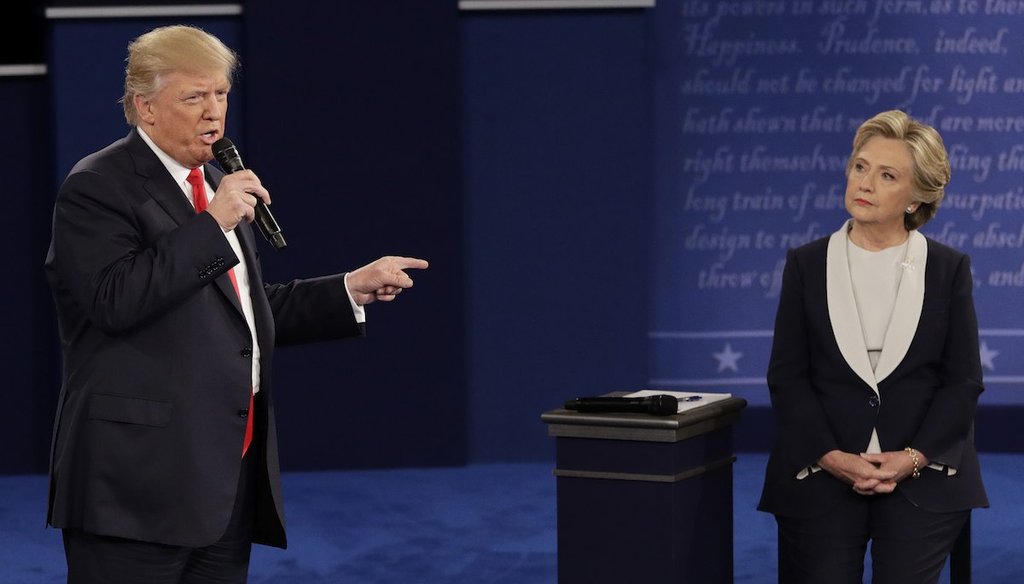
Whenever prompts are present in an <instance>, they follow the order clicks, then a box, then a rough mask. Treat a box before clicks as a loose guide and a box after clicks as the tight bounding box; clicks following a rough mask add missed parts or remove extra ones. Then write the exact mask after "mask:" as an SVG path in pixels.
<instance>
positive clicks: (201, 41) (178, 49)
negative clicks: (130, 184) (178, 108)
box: [120, 25, 238, 126]
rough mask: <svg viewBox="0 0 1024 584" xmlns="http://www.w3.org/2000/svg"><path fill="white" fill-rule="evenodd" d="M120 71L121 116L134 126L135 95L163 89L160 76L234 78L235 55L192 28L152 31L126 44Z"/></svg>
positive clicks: (212, 37) (150, 93)
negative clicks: (219, 74) (220, 75)
mask: <svg viewBox="0 0 1024 584" xmlns="http://www.w3.org/2000/svg"><path fill="white" fill-rule="evenodd" d="M126 62H127V65H126V66H125V70H124V96H122V97H121V100H120V101H121V104H122V105H123V106H124V117H125V119H126V120H128V123H129V124H131V125H133V126H135V125H138V123H139V121H140V120H139V114H138V112H137V111H135V96H136V95H142V96H145V97H153V96H154V95H156V94H157V92H159V91H160V89H161V88H162V87H163V76H164V75H166V74H168V73H173V72H184V73H196V74H207V73H210V72H211V71H212V72H223V73H224V74H225V76H226V77H227V78H228V80H231V79H232V78H233V77H234V75H235V70H236V69H237V67H238V55H237V54H235V52H234V51H232V50H231V49H229V48H228V47H227V46H226V45H225V44H224V43H222V42H221V41H220V39H218V38H217V37H215V36H213V35H212V34H210V33H208V32H206V31H204V30H202V29H201V28H197V27H194V26H185V25H173V26H163V27H160V28H155V29H153V30H151V31H149V32H147V33H145V34H142V35H140V36H139V37H138V38H136V39H135V40H134V41H132V42H131V43H129V44H128V58H127V59H126Z"/></svg>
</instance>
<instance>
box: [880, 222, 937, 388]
mask: <svg viewBox="0 0 1024 584" xmlns="http://www.w3.org/2000/svg"><path fill="white" fill-rule="evenodd" d="M927 261H928V241H927V240H926V239H925V238H924V236H923V235H921V234H920V233H918V232H917V231H911V232H910V241H908V242H907V258H906V260H905V261H904V263H903V266H904V267H903V277H902V278H900V287H899V292H897V294H896V304H895V305H894V306H893V310H892V317H891V318H890V319H889V328H888V329H886V331H885V341H884V344H883V345H882V354H881V355H880V356H879V358H878V365H877V366H876V367H875V379H876V380H878V381H882V380H883V379H885V378H886V377H888V376H889V374H890V373H892V372H893V370H894V369H896V366H897V365H899V364H900V362H901V361H903V357H905V356H906V355H907V351H908V350H909V349H910V343H911V341H913V340H914V333H915V332H916V331H917V323H918V321H919V320H920V318H921V310H922V307H923V306H924V272H925V264H926V263H927Z"/></svg>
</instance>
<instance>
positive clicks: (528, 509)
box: [0, 453, 1024, 584]
mask: <svg viewBox="0 0 1024 584" xmlns="http://www.w3.org/2000/svg"><path fill="white" fill-rule="evenodd" d="M764 464H765V455H763V454H748V453H740V454H739V455H738V460H737V462H736V465H735V468H734V482H735V493H734V498H735V516H734V525H735V530H734V531H735V582H737V583H748V584H769V583H772V584H774V583H775V571H776V564H775V524H774V521H773V519H772V518H771V516H769V515H765V514H763V513H758V512H757V511H755V510H754V506H755V505H756V502H757V496H758V492H759V490H760V482H761V472H762V471H763V469H764ZM982 465H983V466H982V469H983V472H984V474H985V480H986V484H987V486H988V489H989V498H990V499H991V502H992V508H991V509H984V510H980V511H976V512H975V514H974V524H973V525H974V532H973V535H974V546H973V547H974V554H973V561H974V582H975V584H1019V583H1021V582H1024V557H1022V554H1021V551H1022V549H1024V546H1022V541H1024V488H1022V485H1024V456H1021V455H1006V454H983V455H982ZM551 471H552V465H551V464H547V463H530V464H494V465H491V464H487V465H472V466H469V467H464V468H441V469H395V470H370V471H337V472H316V473H290V474H286V475H285V479H284V481H285V484H284V488H285V497H286V502H287V513H288V522H289V525H288V528H289V535H290V545H289V549H288V550H278V549H272V548H265V547H262V546H257V547H256V548H255V551H254V556H253V563H252V570H251V578H250V582H252V583H253V584H349V583H352V584H397V583H405V584H408V583H413V584H454V583H460V584H463V583H472V584H484V583H493V584H499V583H500V584H554V583H555V582H556V559H557V556H556V554H557V550H556V526H555V479H554V477H553V476H552V474H551ZM0 493H2V494H3V496H2V497H0V582H2V583H4V584H56V583H59V582H63V581H64V565H63V551H62V548H61V544H60V533H59V532H58V531H56V530H53V529H44V527H43V522H44V518H45V496H46V478H45V477H42V476H16V477H0ZM624 537H626V538H628V535H625V536H624ZM867 581H869V580H867ZM946 581H947V580H946V579H945V577H944V579H943V582H946ZM624 584H642V583H624Z"/></svg>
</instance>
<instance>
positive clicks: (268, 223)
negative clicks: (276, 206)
mask: <svg viewBox="0 0 1024 584" xmlns="http://www.w3.org/2000/svg"><path fill="white" fill-rule="evenodd" d="M213 156H214V158H216V159H217V164H220V167H221V168H222V169H224V172H226V173H228V174H231V173H232V172H236V171H239V170H244V169H245V166H243V165H242V157H241V155H239V154H238V149H237V148H235V145H234V144H232V143H231V140H228V139H227V138H221V139H220V140H217V141H216V142H214V143H213ZM256 226H257V227H259V229H260V233H262V234H263V237H266V238H267V241H269V242H270V243H272V244H273V245H274V248H275V249H284V247H285V246H287V245H288V244H287V243H285V240H284V235H282V234H281V228H280V227H279V226H278V225H277V221H276V220H275V219H274V216H273V215H272V214H271V213H270V209H269V208H268V207H267V204H266V203H264V202H263V201H262V200H260V199H258V198H257V199H256Z"/></svg>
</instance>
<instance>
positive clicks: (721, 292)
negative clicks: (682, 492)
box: [648, 0, 1024, 405]
mask: <svg viewBox="0 0 1024 584" xmlns="http://www.w3.org/2000/svg"><path fill="white" fill-rule="evenodd" d="M657 11H658V18H657V32H656V35H657V39H658V41H657V46H658V52H659V54H658V62H659V63H660V64H661V67H660V68H659V70H658V72H657V75H656V80H655V114H654V118H655V121H654V127H655V129H656V136H655V148H654V153H655V170H654V175H655V178H654V181H655V197H656V206H657V221H656V228H655V238H656V240H655V242H654V249H655V250H656V252H655V253H656V267H655V275H654V280H653V282H654V285H653V286H651V290H652V295H653V299H652V304H653V316H652V321H651V328H650V332H649V334H648V337H649V343H650V346H651V355H652V368H651V376H650V382H651V384H652V385H655V386H659V387H663V388H667V389H687V388H700V389H704V390H711V391H727V392H731V393H734V394H736V395H739V396H742V397H745V398H747V399H748V400H749V401H750V403H751V404H752V405H759V404H766V403H767V395H768V394H767V389H766V387H765V382H764V372H765V369H766V366H767V361H768V355H769V352H770V346H771V329H772V325H773V322H774V315H775V308H776V305H777V302H778V293H779V283H780V282H779V280H780V276H781V270H782V267H783V265H784V261H785V252H786V250H787V249H788V248H790V247H794V246H797V245H800V244H802V243H805V242H807V241H810V240H812V239H815V238H818V237H822V236H825V235H828V234H830V233H832V232H833V231H835V230H836V229H837V228H839V227H840V225H841V224H842V222H843V221H844V220H845V219H846V218H847V217H848V215H847V213H846V211H845V208H844V204H843V195H844V191H845V184H846V181H845V177H844V171H845V164H846V160H847V157H848V156H849V154H850V148H851V144H852V138H853V134H854V132H855V130H856V128H857V126H858V125H859V124H860V123H861V122H862V121H863V120H865V119H866V118H868V117H870V116H872V115H874V114H875V113H878V112H880V111H883V110H887V109H902V110H904V111H906V112H908V113H909V114H911V115H912V116H914V117H917V118H919V119H921V120H923V121H925V122H928V123H930V124H932V125H934V126H936V127H937V128H938V129H939V130H940V132H941V133H942V135H943V137H944V140H945V142H946V146H947V149H948V151H949V153H950V158H951V163H952V167H953V179H952V182H951V183H950V185H949V187H948V188H947V195H946V199H945V201H944V202H943V205H942V207H941V209H940V210H939V213H938V216H937V217H936V218H935V219H933V220H932V221H931V222H930V223H929V224H927V225H926V226H925V227H924V228H923V229H922V231H923V232H924V233H925V234H926V235H929V236H931V237H933V238H935V239H938V240H939V241H942V242H944V243H947V244H949V245H952V246H954V247H957V248H959V249H961V250H964V251H966V252H967V253H969V254H970V255H971V257H972V260H973V267H974V277H975V295H976V296H975V300H976V304H977V309H978V314H979V324H980V328H981V353H982V361H983V365H984V372H985V382H986V386H987V389H988V391H987V392H986V393H985V394H984V396H983V398H982V403H983V404H1019V403H1024V391H1022V389H1024V360H1022V359H1021V358H1020V356H1021V354H1022V351H1024V310H1022V308H1024V306H1022V300H1021V298H1022V294H1021V288H1022V286H1024V252H1022V248H1024V222H1022V220H1021V219H1022V217H1024V214H1022V210H1024V186H1022V180H1021V179H1022V171H1024V140H1022V139H1021V135H1022V134H1021V131H1022V130H1024V115H1022V113H1021V107H1020V102H1021V94H1022V93H1024V62H1022V61H1021V59H1020V55H1021V54H1022V51H1024V38H1022V35H1021V31H1022V27H1021V25H1022V24H1024V13H1022V11H1020V10H1019V8H1018V7H1017V3H1008V2H981V1H975V0H955V1H947V0H936V1H925V2H875V1H870V2H869V1H863V0H860V1H841V2H828V1H820V2H810V1H803V0H798V1H792V2H788V1H787V2H770V1H763V2H745V1H744V2H741V1H731V0H722V1H719V2H710V1H703V0H664V1H663V2H659V4H658V8H657Z"/></svg>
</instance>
